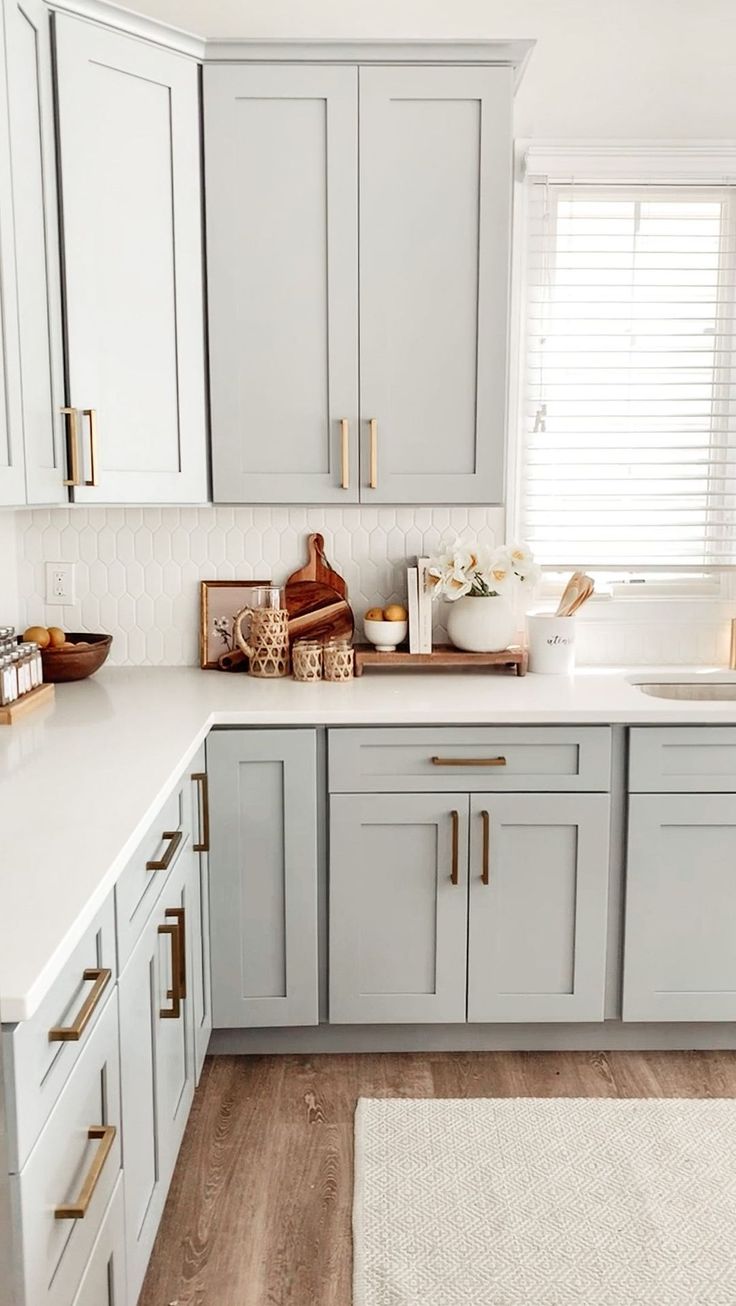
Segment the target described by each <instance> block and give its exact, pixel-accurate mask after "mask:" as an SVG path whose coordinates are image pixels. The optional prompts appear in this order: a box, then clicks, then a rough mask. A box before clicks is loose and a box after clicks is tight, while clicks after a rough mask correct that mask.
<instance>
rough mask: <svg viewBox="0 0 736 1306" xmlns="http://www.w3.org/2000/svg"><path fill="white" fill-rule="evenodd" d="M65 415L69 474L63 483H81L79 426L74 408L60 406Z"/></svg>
mask: <svg viewBox="0 0 736 1306" xmlns="http://www.w3.org/2000/svg"><path fill="white" fill-rule="evenodd" d="M59 411H60V412H62V413H63V414H64V416H65V417H66V465H67V470H68V472H69V475H68V476H67V478H66V480H65V481H64V482H63V484H64V485H81V484H82V482H81V481H80V479H79V426H78V421H77V410H76V408H61V409H60V410H59Z"/></svg>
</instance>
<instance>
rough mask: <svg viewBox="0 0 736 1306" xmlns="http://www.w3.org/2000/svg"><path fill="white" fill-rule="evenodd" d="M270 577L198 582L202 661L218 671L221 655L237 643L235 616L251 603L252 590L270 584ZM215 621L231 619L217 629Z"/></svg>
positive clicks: (200, 659)
mask: <svg viewBox="0 0 736 1306" xmlns="http://www.w3.org/2000/svg"><path fill="white" fill-rule="evenodd" d="M271 583H272V582H271V581H270V580H202V581H200V582H199V665H200V666H201V667H202V668H203V670H206V671H211V670H214V671H219V670H220V658H221V657H222V655H223V653H229V652H231V651H232V649H233V647H234V640H233V629H232V625H233V618H234V617H235V616H236V615H237V614H238V612H240V610H241V608H247V607H249V606H251V605H250V604H249V594H250V595H251V596H252V592H253V590H256V589H262V587H263V586H264V585H271ZM215 622H219V623H227V622H229V625H230V629H229V633H228V631H227V628H226V624H222V626H221V627H220V628H219V629H218V628H217V627H216V626H215Z"/></svg>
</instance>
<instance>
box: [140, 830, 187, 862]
mask: <svg viewBox="0 0 736 1306" xmlns="http://www.w3.org/2000/svg"><path fill="white" fill-rule="evenodd" d="M161 838H162V839H168V840H169V846H168V848H167V849H166V852H165V853H164V855H163V857H160V858H158V859H156V860H154V861H150V862H146V870H147V871H168V869H169V867H170V866H171V863H172V862H173V860H174V855H175V853H176V850H177V848H178V847H179V844H180V843H181V841H182V838H183V835H182V832H181V830H164V832H163V834H162V836H161Z"/></svg>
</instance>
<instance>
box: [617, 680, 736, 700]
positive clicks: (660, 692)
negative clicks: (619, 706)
mask: <svg viewBox="0 0 736 1306" xmlns="http://www.w3.org/2000/svg"><path fill="white" fill-rule="evenodd" d="M636 687H637V689H640V690H641V692H642V694H650V695H651V697H652V698H679V699H690V700H691V701H693V702H696V701H697V702H702V701H703V700H708V699H710V700H711V701H713V702H718V701H723V702H726V701H728V700H732V699H736V681H721V682H720V683H719V682H718V681H709V682H705V683H701V684H693V683H692V682H690V681H679V682H678V683H671V684H668V683H667V682H661V681H658V682H657V683H656V684H648V685H647V684H638V685H637V686H636Z"/></svg>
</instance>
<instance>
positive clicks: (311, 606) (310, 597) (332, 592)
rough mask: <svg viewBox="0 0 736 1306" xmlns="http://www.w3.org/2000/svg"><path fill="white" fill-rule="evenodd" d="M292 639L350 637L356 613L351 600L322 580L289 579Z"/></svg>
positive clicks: (287, 607)
mask: <svg viewBox="0 0 736 1306" xmlns="http://www.w3.org/2000/svg"><path fill="white" fill-rule="evenodd" d="M285 602H286V609H287V612H288V613H289V639H290V640H291V641H292V642H293V641H294V640H295V639H350V638H351V636H352V634H353V627H354V621H353V613H352V609H351V607H350V604H349V603H348V601H347V599H345V598H344V597H343V595H342V594H339V593H338V591H337V590H336V589H334V588H333V586H332V585H325V584H324V583H323V582H322V581H319V580H297V581H295V580H289V581H288V582H287V585H286V597H285Z"/></svg>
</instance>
